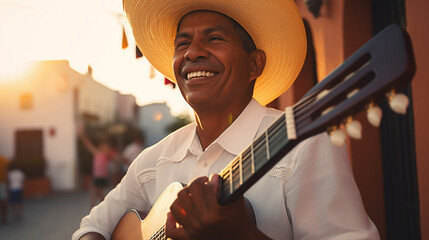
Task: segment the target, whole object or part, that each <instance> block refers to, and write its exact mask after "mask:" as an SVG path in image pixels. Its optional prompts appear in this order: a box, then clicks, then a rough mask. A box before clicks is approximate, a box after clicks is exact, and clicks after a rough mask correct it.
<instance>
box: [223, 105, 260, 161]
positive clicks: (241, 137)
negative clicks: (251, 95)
mask: <svg viewBox="0 0 429 240" xmlns="http://www.w3.org/2000/svg"><path fill="white" fill-rule="evenodd" d="M266 111H267V108H265V107H263V106H261V105H260V104H259V103H258V102H257V101H256V100H255V99H252V100H251V101H250V102H249V104H248V105H247V106H246V108H245V109H244V110H243V112H241V114H240V115H239V116H238V118H237V119H235V121H234V122H233V123H232V124H231V125H230V126H229V127H228V128H227V129H226V130H225V131H224V132H223V133H222V134H221V135H220V136H219V138H218V139H217V140H216V141H215V142H217V143H218V144H219V145H220V146H222V148H224V149H225V150H226V151H228V152H230V153H232V154H234V155H238V154H239V153H240V152H242V151H243V150H245V148H246V147H248V146H249V144H250V143H252V141H253V139H254V138H255V136H256V133H257V132H258V129H259V125H260V124H261V122H262V120H263V118H264V116H265V113H266Z"/></svg>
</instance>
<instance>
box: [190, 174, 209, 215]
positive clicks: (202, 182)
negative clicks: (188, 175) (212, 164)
mask: <svg viewBox="0 0 429 240" xmlns="http://www.w3.org/2000/svg"><path fill="white" fill-rule="evenodd" d="M207 181H208V178H207V177H199V178H197V179H195V180H194V181H192V183H191V184H190V185H189V187H188V191H189V194H190V195H189V197H190V199H191V201H192V204H193V206H194V207H195V208H196V209H198V210H199V211H205V210H206V208H207V203H206V199H205V195H206V194H207V193H206V190H207V189H206V186H207V185H206V183H207Z"/></svg>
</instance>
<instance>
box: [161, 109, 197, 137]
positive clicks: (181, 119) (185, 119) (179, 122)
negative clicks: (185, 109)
mask: <svg viewBox="0 0 429 240" xmlns="http://www.w3.org/2000/svg"><path fill="white" fill-rule="evenodd" d="M191 122H192V119H191V117H190V116H189V115H188V114H181V115H179V116H177V117H175V118H174V121H173V122H172V123H170V124H169V125H167V127H165V131H166V132H167V134H168V133H172V132H174V131H175V130H177V129H179V128H181V127H183V126H185V125H187V124H189V123H191Z"/></svg>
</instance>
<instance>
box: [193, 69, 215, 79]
mask: <svg viewBox="0 0 429 240" xmlns="http://www.w3.org/2000/svg"><path fill="white" fill-rule="evenodd" d="M214 75H215V73H213V72H206V71H198V72H190V73H188V75H187V78H188V79H191V78H194V77H213V76H214Z"/></svg>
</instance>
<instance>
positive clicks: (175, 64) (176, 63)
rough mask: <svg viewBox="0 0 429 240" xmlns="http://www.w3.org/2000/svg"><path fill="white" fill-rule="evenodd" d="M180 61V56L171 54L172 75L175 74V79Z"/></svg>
mask: <svg viewBox="0 0 429 240" xmlns="http://www.w3.org/2000/svg"><path fill="white" fill-rule="evenodd" d="M181 62H182V58H180V57H178V56H173V63H172V67H173V71H174V75H176V79H177V77H178V76H177V74H178V73H179V68H180V65H181Z"/></svg>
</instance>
